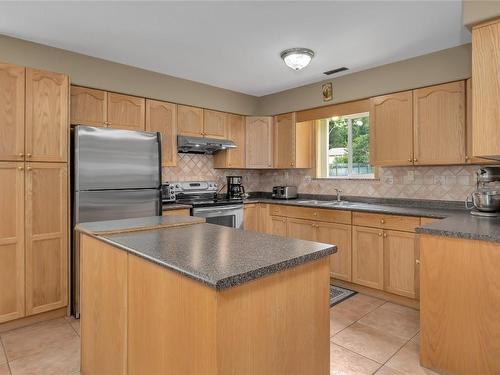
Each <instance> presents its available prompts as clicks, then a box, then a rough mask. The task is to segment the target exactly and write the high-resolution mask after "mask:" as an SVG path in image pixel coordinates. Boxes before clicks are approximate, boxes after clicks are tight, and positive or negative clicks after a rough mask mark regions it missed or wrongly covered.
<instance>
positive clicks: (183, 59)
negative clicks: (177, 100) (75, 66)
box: [0, 0, 470, 96]
mask: <svg viewBox="0 0 500 375" xmlns="http://www.w3.org/2000/svg"><path fill="white" fill-rule="evenodd" d="M0 34H6V35H10V36H13V37H17V38H21V39H26V40H30V41H34V42H38V43H42V44H47V45H50V46H54V47H59V48H63V49H66V50H70V51H74V52H79V53H83V54H86V55H90V56H94V57H99V58H103V59H106V60H111V61H115V62H120V63H123V64H128V65H132V66H136V67H140V68H143V69H148V70H152V71H155V72H160V73H164V74H169V75H172V76H176V77H180V78H185V79H190V80H193V81H198V82H203V83H206V84H210V85H213V86H217V87H222V88H226V89H230V90H234V91H238V92H242V93H246V94H250V95H255V96H262V95H266V94H270V93H274V92H278V91H282V90H286V89H290V88H294V87H298V86H302V85H305V84H309V83H313V82H318V81H321V80H323V79H325V78H326V76H325V75H323V74H322V73H323V72H324V71H327V70H331V69H334V68H337V67H341V66H346V67H348V68H349V69H350V70H349V71H348V72H347V74H348V73H351V72H354V71H360V70H365V69H368V68H372V67H375V66H379V65H383V64H387V63H390V62H395V61H399V60H404V59H407V58H410V57H414V56H419V55H423V54H427V53H431V52H434V51H438V50H441V49H445V48H450V47H455V46H458V45H461V44H465V43H468V42H469V41H470V33H469V32H468V31H467V30H466V29H465V28H464V27H463V25H462V2H461V1H460V0H454V1H449V0H448V1H373V0H372V1H320V2H314V1H299V2H288V1H265V2H264V1H245V2H241V1H232V2H229V1H221V2H214V1H202V2H144V1H143V2H140V1H131V2H90V1H88V2H87V1H76V2H64V3H63V2H46V1H36V2H1V3H0ZM290 47H307V48H311V49H313V50H314V51H315V52H316V56H315V58H314V59H313V61H312V62H311V64H310V65H309V66H308V67H307V68H305V69H303V70H301V71H298V72H296V71H292V70H291V69H289V68H288V67H286V66H285V65H284V64H283V62H282V61H281V59H280V56H279V54H280V51H282V50H283V49H286V48H290ZM344 74H346V73H344Z"/></svg>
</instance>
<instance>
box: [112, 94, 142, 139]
mask: <svg viewBox="0 0 500 375" xmlns="http://www.w3.org/2000/svg"><path fill="white" fill-rule="evenodd" d="M145 106H146V100H145V99H144V98H139V97H137V96H130V95H123V94H117V93H114V92H108V126H110V127H112V128H116V129H125V130H139V131H144V130H145V125H144V123H145V113H146V109H145Z"/></svg>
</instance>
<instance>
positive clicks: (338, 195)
mask: <svg viewBox="0 0 500 375" xmlns="http://www.w3.org/2000/svg"><path fill="white" fill-rule="evenodd" d="M333 190H335V191H336V192H337V202H340V200H341V199H342V197H341V195H340V194H342V190H340V189H337V188H334V189H333Z"/></svg>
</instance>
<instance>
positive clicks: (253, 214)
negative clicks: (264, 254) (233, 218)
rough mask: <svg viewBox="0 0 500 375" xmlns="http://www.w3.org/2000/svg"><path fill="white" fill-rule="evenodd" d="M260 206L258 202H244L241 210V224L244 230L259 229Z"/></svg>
mask: <svg viewBox="0 0 500 375" xmlns="http://www.w3.org/2000/svg"><path fill="white" fill-rule="evenodd" d="M259 219H260V207H259V204H258V203H255V204H246V205H245V207H244V210H243V226H244V227H245V230H252V231H254V232H258V231H260V225H259V223H260V220H259Z"/></svg>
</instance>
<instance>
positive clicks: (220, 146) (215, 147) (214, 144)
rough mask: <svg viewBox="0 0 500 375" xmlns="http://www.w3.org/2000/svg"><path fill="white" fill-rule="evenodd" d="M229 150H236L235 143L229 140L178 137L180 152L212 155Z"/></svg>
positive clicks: (178, 149)
mask: <svg viewBox="0 0 500 375" xmlns="http://www.w3.org/2000/svg"><path fill="white" fill-rule="evenodd" d="M229 148H236V145H235V144H234V142H233V141H230V140H229V139H215V138H205V137H187V136H184V135H178V136H177V151H178V152H183V153H188V154H208V155H212V154H213V153H214V152H216V151H219V150H227V149H229Z"/></svg>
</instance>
